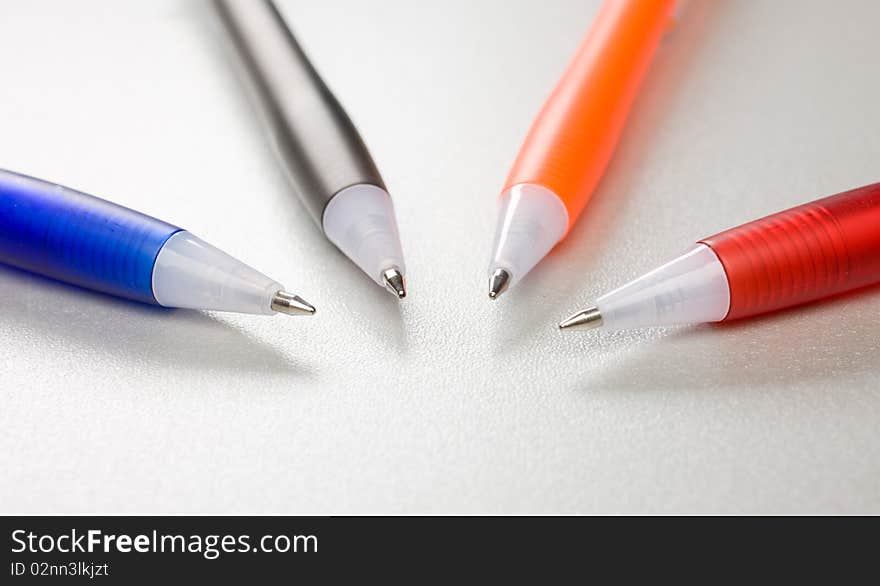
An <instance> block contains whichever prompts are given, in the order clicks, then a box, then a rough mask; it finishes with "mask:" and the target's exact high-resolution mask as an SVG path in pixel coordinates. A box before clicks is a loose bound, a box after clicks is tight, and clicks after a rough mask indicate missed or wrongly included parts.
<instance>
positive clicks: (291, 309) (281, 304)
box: [272, 291, 315, 315]
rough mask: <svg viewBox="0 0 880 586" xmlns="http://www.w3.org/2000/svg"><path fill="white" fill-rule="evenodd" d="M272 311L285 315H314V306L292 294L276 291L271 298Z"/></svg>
mask: <svg viewBox="0 0 880 586" xmlns="http://www.w3.org/2000/svg"><path fill="white" fill-rule="evenodd" d="M272 309H273V310H274V311H277V312H278V313H286V314H287V315H314V314H315V306H314V305H312V304H311V303H309V302H308V301H306V300H305V299H303V298H302V297H300V296H299V295H294V294H293V293H288V292H287V291H278V292H277V293H275V295H274V296H273V297H272Z"/></svg>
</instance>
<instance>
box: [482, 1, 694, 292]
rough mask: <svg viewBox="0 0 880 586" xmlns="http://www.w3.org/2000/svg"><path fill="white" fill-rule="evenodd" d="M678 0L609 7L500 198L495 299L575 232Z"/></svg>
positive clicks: (492, 277)
mask: <svg viewBox="0 0 880 586" xmlns="http://www.w3.org/2000/svg"><path fill="white" fill-rule="evenodd" d="M675 6H676V1H675V0H606V1H605V3H604V4H603V5H602V8H601V9H600V11H599V15H598V16H597V17H596V21H595V22H594V23H593V26H592V27H591V28H590V30H589V32H588V33H587V36H586V37H585V38H584V40H583V42H582V43H581V45H580V47H579V48H578V52H577V54H576V55H575V57H574V60H573V61H572V62H571V64H569V66H568V69H567V70H566V71H565V74H564V75H563V76H562V79H561V80H560V81H559V83H558V84H557V86H556V88H555V89H554V90H553V93H551V94H550V97H549V98H548V99H547V102H546V103H545V104H544V107H543V108H542V109H541V112H540V113H539V114H538V117H537V118H536V119H535V121H534V123H533V124H532V127H531V129H530V130H529V133H528V135H527V136H526V140H525V143H524V144H523V146H522V149H521V150H520V152H519V155H517V158H516V161H515V162H514V165H513V168H512V169H511V171H510V175H509V176H508V178H507V182H506V183H505V185H504V189H503V190H502V193H501V197H500V199H499V205H498V208H499V211H498V224H497V227H496V231H495V239H494V245H493V252H492V258H491V261H490V263H489V297H490V298H491V299H495V298H497V297H498V296H499V295H500V294H501V293H503V292H504V291H505V290H507V289H508V288H509V287H510V286H511V285H513V284H514V283H515V282H516V281H518V280H519V279H521V278H522V277H523V276H524V275H525V274H526V273H528V272H529V271H530V270H531V269H532V267H534V266H535V264H537V263H538V262H539V261H540V260H541V259H542V258H543V257H544V256H545V255H546V254H547V253H548V252H550V250H551V249H552V248H553V247H554V246H555V245H556V244H557V243H558V242H559V241H560V240H562V239H563V238H564V237H565V235H566V234H567V233H568V231H569V229H570V228H571V226H572V225H573V224H574V222H575V220H577V218H578V216H579V215H580V213H581V211H582V210H583V208H584V206H585V205H586V203H587V200H589V199H590V196H591V195H592V193H593V190H594V189H595V187H596V184H597V183H599V179H600V178H601V177H602V173H603V172H604V171H605V167H607V166H608V161H609V160H610V159H611V155H612V153H613V151H614V147H615V145H616V144H617V141H618V139H619V138H620V133H621V131H622V130H623V125H624V123H625V122H626V117H627V115H628V114H629V111H630V108H631V106H632V103H633V100H634V99H635V97H636V93H637V92H638V89H639V85H640V84H641V82H642V78H644V76H645V72H646V71H647V69H648V65H649V64H650V62H651V58H652V57H653V56H654V53H655V52H656V50H657V45H658V44H659V43H660V39H661V38H662V36H663V33H664V32H665V31H666V29H667V28H668V27H669V25H670V24H671V22H672V19H673V16H674V9H675Z"/></svg>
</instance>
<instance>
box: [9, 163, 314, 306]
mask: <svg viewBox="0 0 880 586" xmlns="http://www.w3.org/2000/svg"><path fill="white" fill-rule="evenodd" d="M0 262H3V263H5V264H8V265H12V266H14V267H18V268H21V269H25V270H28V271H31V272H33V273H37V274H39V275H43V276H46V277H51V278H53V279H57V280H59V281H64V282H66V283H71V284H74V285H79V286H80V287H85V288H88V289H93V290H95V291H101V292H103V293H108V294H110V295H116V296H118V297H124V298H126V299H132V300H134V301H140V302H143V303H151V304H153V305H161V306H163V307H186V308H191V309H205V310H215V311H233V312H237V313H252V314H267V315H271V314H273V313H275V312H281V313H287V314H290V315H311V314H313V313H315V308H314V307H312V305H310V304H309V303H308V302H306V301H305V300H303V299H302V298H301V297H299V296H297V295H292V294H290V293H287V292H286V291H284V287H283V286H282V285H281V284H280V283H278V282H276V281H274V280H273V279H270V278H269V277H267V276H266V275H264V274H262V273H260V272H259V271H257V270H255V269H253V268H251V267H249V266H248V265H246V264H244V263H242V262H241V261H239V260H236V259H234V258H232V257H231V256H229V255H228V254H226V253H225V252H223V251H221V250H219V249H217V248H215V247H214V246H211V245H210V244H208V243H207V242H205V241H203V240H201V239H200V238H198V237H196V236H194V235H193V234H191V233H190V232H187V231H186V230H181V229H180V228H178V227H176V226H172V225H171V224H167V223H165V222H163V221H161V220H157V219H155V218H152V217H150V216H147V215H145V214H142V213H140V212H136V211H134V210H130V209H128V208H125V207H122V206H120V205H117V204H114V203H111V202H109V201H106V200H103V199H100V198H97V197H94V196H91V195H87V194H85V193H81V192H79V191H74V190H73V189H68V188H66V187H62V186H61V185H55V184H54V183H49V182H47V181H42V180H40V179H34V178H33V177H28V176H26V175H21V174H19V173H13V172H11V171H4V170H2V169H0Z"/></svg>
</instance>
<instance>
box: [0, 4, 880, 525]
mask: <svg viewBox="0 0 880 586" xmlns="http://www.w3.org/2000/svg"><path fill="white" fill-rule="evenodd" d="M597 7H598V0H592V1H585V0H565V1H563V0H553V1H552V2H542V1H537V0H535V1H528V2H525V1H523V2H509V1H503V0H494V1H491V2H490V1H487V0H481V1H480V2H471V1H470V0H455V1H445V2H435V3H425V2H411V1H408V0H395V1H393V2H392V1H381V2H380V1H377V2H358V1H342V0H333V1H326V2H314V1H309V0H296V1H288V2H284V3H283V8H284V12H285V14H286V15H287V17H288V19H289V21H290V23H291V25H292V26H293V27H294V29H295V31H296V33H297V34H298V36H299V38H300V40H301V41H302V44H303V45H304V47H305V48H306V50H307V51H308V53H309V54H310V56H311V57H312V59H313V61H314V63H315V65H316V67H317V68H318V69H319V71H320V72H321V73H322V74H323V75H324V77H325V79H326V81H327V82H328V84H329V85H330V86H331V87H332V88H333V90H334V91H335V92H336V93H337V96H338V97H339V99H340V101H341V102H342V103H343V104H344V105H345V107H346V108H347V109H348V112H349V114H350V115H351V117H352V118H353V120H354V121H355V123H356V125H357V126H358V128H359V129H360V131H361V133H362V134H363V136H364V139H365V140H366V142H367V144H368V145H369V147H370V149H371V150H372V153H373V155H374V157H375V159H376V161H377V163H378V165H379V168H380V169H381V171H382V173H383V174H384V177H385V179H386V181H387V184H388V186H389V189H390V191H391V192H392V195H393V197H394V198H395V205H396V208H397V214H398V219H399V222H400V227H401V233H402V238H403V243H404V248H405V252H406V254H407V263H408V268H409V274H408V279H409V290H410V296H409V297H408V298H407V299H406V300H405V301H404V302H403V303H398V302H397V301H396V300H394V299H393V298H392V297H391V296H390V295H388V294H387V293H385V292H384V291H382V290H380V289H379V288H378V287H376V285H375V284H374V283H372V282H371V281H369V280H368V279H367V278H366V277H365V276H363V275H362V274H360V273H359V272H358V271H357V269H356V268H355V267H354V266H353V265H352V264H351V263H350V262H349V261H347V260H346V259H345V258H344V257H342V255H341V254H340V253H338V252H337V251H336V250H335V249H334V248H333V247H332V245H330V244H329V243H327V242H326V241H325V240H324V239H323V238H322V236H321V235H320V233H319V231H318V230H317V228H316V226H315V225H314V224H313V223H312V221H311V219H309V218H308V217H307V215H306V213H305V211H304V209H303V208H302V207H301V206H300V204H299V202H298V201H297V200H296V198H295V196H294V195H293V194H292V192H291V190H290V189H289V187H288V186H287V184H286V183H285V180H284V178H283V176H282V172H281V171H280V168H279V166H278V165H277V164H276V162H275V160H274V158H273V156H272V153H271V151H270V149H269V148H268V146H267V143H266V141H265V139H264V137H263V135H262V133H261V127H260V125H259V122H258V119H257V117H256V116H255V113H254V111H253V109H252V107H251V106H250V104H249V102H248V100H247V97H246V95H245V94H244V93H243V92H242V88H241V85H240V83H239V79H238V78H237V77H236V73H235V70H234V68H232V67H231V65H230V61H229V59H228V53H227V48H226V46H225V45H224V41H225V39H224V38H223V37H222V35H221V34H220V30H219V25H218V23H217V22H216V21H215V20H214V18H213V14H212V11H211V9H210V6H209V5H206V4H204V3H202V2H195V1H189V2H188V1H176V0H161V1H159V0H152V1H149V2H147V1H141V2H124V3H120V2H117V1H115V0H88V1H86V0H82V1H79V2H65V1H62V0H56V1H46V0H40V1H30V2H27V3H23V2H18V1H16V0H0V13H2V17H0V74H2V83H0V86H2V89H0V167H4V168H7V169H12V170H16V171H20V172H24V173H28V174H31V175H35V176H38V177H42V178H45V179H48V180H52V181H56V182H59V183H64V184H66V185H69V186H71V187H74V188H78V189H81V190H84V191H87V192H90V193H94V194H96V195H99V196H102V197H106V198H108V199H112V200H114V201H116V202H118V203H121V204H124V205H127V206H129V207H132V208H135V209H138V210H141V211H144V212H146V213H149V214H151V215H155V216H157V217H160V218H162V219H164V220H167V221H170V222H173V223H176V224H178V225H181V226H183V227H186V228H188V229H190V230H191V231H193V232H195V233H196V234H198V235H199V236H201V237H202V238H204V239H206V240H208V241H210V242H212V243H214V244H215V245H217V246H219V247H221V248H224V249H225V250H227V251H228V252H230V253H231V254H233V255H235V256H237V257H239V258H241V259H242V260H244V261H246V262H250V263H251V264H253V265H255V266H256V267H258V268H259V269H261V270H263V271H264V272H266V273H268V274H270V275H272V276H273V277H275V278H277V279H278V280H280V281H281V282H283V283H285V284H286V285H287V286H288V287H289V288H291V289H293V290H294V291H296V292H298V293H300V294H301V295H302V296H303V297H305V298H306V299H308V300H309V301H311V302H313V303H314V304H315V305H316V306H317V307H318V314H317V315H316V316H315V317H314V318H310V319H307V318H286V317H284V316H277V317H274V318H263V317H256V316H254V317H251V316H236V315H224V314H208V313H198V312H191V311H183V310H181V311H165V310H161V309H156V308H151V307H148V306H141V305H137V304H134V303H130V302H125V301H120V300H116V299H113V298H109V297H107V296H103V295H100V294H95V293H90V292H86V291H83V290H80V289H76V288H73V287H69V286H66V285H60V284H57V283H55V282H52V281H48V280H46V279H43V278H40V277H36V276H33V275H30V274H27V273H23V272H20V271H17V270H13V269H8V268H2V267H0V332H2V335H0V401H2V402H0V469H2V470H3V473H2V476H0V512H2V513H22V514H26V513H47V514H48V513H81V514H88V513H101V514H110V513H119V514H124V513H136V514H149V513H152V514H166V513H167V514H170V513H218V514H220V513H227V514H239V513H263V514H280V513H288V514H299V513H302V514H322V513H436V512H443V513H446V512H459V513H479V512H483V513H532V512H559V513H562V512H585V513H587V512H602V513H610V512H657V513H666V512H723V513H735V512H761V513H774V512H775V513H789V512H824V513H834V512H874V513H878V512H880V424H878V422H880V341H878V338H880V322H878V315H880V293H878V291H877V290H876V289H875V290H868V291H864V292H862V293H859V294H855V295H849V296H846V297H843V298H841V299H837V300H833V301H831V302H828V303H824V304H814V305H811V306H809V307H804V308H801V309H798V310H792V311H787V312H784V313H781V314H777V315H773V316H769V317H764V318H760V319H754V320H750V321H744V322H741V323H738V324H736V325H731V326H728V327H713V326H702V327H696V328H683V329H668V330H650V331H641V332H633V333H617V334H614V333H611V334H609V333H602V332H585V333H566V334H563V333H562V332H559V331H557V329H556V327H555V324H556V322H557V321H558V319H559V318H561V317H564V316H566V315H568V314H570V313H571V312H573V311H574V310H576V309H579V308H581V307H582V306H584V305H585V304H586V303H587V302H588V301H589V300H590V299H591V298H593V297H594V296H596V295H597V294H599V293H601V292H604V291H605V290H607V289H609V288H611V287H614V286H616V285H618V284H620V283H621V282H622V281H624V280H626V279H628V278H631V277H634V276H636V275H637V274H638V273H640V272H642V271H644V270H647V269H649V268H652V267H653V266H654V265H656V264H657V263H659V262H661V261H663V260H664V259H666V258H668V257H670V256H671V255H674V254H676V253H678V252H681V251H682V250H683V249H684V248H685V247H686V246H688V245H689V244H690V243H691V242H693V241H695V240H696V239H697V238H699V237H703V236H707V235H709V234H712V233H715V232H717V231H719V230H721V229H723V228H727V227H730V226H733V225H735V224H738V223H741V222H743V221H746V220H749V219H753V218H757V217H759V216H761V215H764V214H767V213H770V212H773V211H777V210H780V209H783V208H786V207H789V206H792V205H795V204H798V203H802V202H805V201H809V200H812V199H816V198H818V197H820V196H823V195H829V194H832V193H836V192H839V191H843V190H845V189H848V188H853V187H857V186H861V185H864V184H868V183H872V182H875V181H878V180H880V132H878V128H880V107H878V104H880V76H878V75H877V71H878V60H880V57H878V53H877V47H878V45H877V26H876V23H877V21H878V19H880V3H878V2H873V1H871V0H863V1H855V0H851V1H846V2H827V1H822V0H814V1H810V2H804V1H802V0H786V1H782V0H764V1H757V0H749V1H745V0H743V1H738V0H737V1H727V2H724V1H721V0H692V1H691V2H690V5H689V8H688V10H687V12H686V13H685V15H684V18H683V20H682V22H681V24H680V26H679V28H678V29H677V30H676V31H675V33H674V34H673V35H672V36H670V37H669V38H668V39H667V40H666V41H665V43H664V46H663V48H662V50H661V51H660V53H659V54H658V57H657V59H656V61H655V62H654V65H653V67H652V69H651V71H650V73H649V75H648V77H647V80H646V82H645V85H644V87H643V90H642V92H641V94H640V95H639V97H638V100H637V102H636V105H635V108H634V111H633V113H632V116H631V118H630V121H629V124H628V126H627V129H626V131H625V133H624V136H623V139H622V141H621V144H620V147H619V148H618V150H617V153H616V155H615V157H614V160H613V162H612V164H611V166H610V168H609V170H608V172H607V174H606V176H605V178H604V179H603V181H602V183H601V185H600V187H599V189H598V191H597V193H596V194H595V197H594V198H593V200H592V202H591V203H590V205H589V207H588V209H587V212H586V213H585V215H584V216H583V217H582V219H581V220H580V222H579V223H578V224H577V226H576V227H575V228H574V229H573V231H572V232H571V235H570V236H569V238H568V239H567V241H565V242H564V243H563V244H562V245H561V246H559V247H558V248H557V249H556V250H555V251H554V252H553V253H552V254H551V255H550V256H549V257H548V258H547V259H546V260H545V261H544V262H543V263H542V264H541V265H540V266H539V267H538V268H537V269H536V270H535V271H534V272H533V273H532V274H530V275H529V276H528V277H527V278H526V279H525V280H524V281H523V282H522V283H521V284H520V285H519V286H518V287H517V288H515V289H514V290H512V291H511V292H509V293H508V294H507V295H506V296H505V297H504V298H502V299H501V300H499V301H498V302H496V303H494V304H493V303H491V302H490V301H489V300H488V299H487V298H486V293H485V269H486V262H487V260H488V255H489V246H490V239H491V235H492V231H493V227H494V221H495V210H494V203H495V198H496V196H497V193H498V191H499V189H500V187H501V186H502V183H503V181H504V178H505V174H506V172H507V170H508V168H509V165H510V164H511V162H512V159H513V157H514V155H515V153H516V151H517V149H518V147H519V144H520V141H521V140H522V138H523V136H524V133H525V131H526V129H527V127H528V125H529V124H530V122H531V120H532V118H533V116H534V115H535V113H536V111H537V109H538V108H539V107H540V105H541V103H542V101H543V99H544V97H545V96H546V94H547V93H548V91H549V90H550V88H551V86H552V84H553V82H554V81H555V80H556V79H557V78H558V76H559V75H560V73H561V71H562V70H563V68H564V66H565V65H566V62H567V60H568V58H569V57H570V56H571V54H572V52H573V51H574V49H575V47H576V45H577V43H578V41H579V39H580V38H581V36H582V34H583V33H584V31H585V30H586V28H587V26H588V25H589V23H590V21H591V19H592V18H593V16H594V14H595V12H596V10H597Z"/></svg>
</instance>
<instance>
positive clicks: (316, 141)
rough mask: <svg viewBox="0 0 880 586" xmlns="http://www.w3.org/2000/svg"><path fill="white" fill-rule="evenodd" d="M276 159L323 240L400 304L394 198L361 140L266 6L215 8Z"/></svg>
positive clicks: (235, 2)
mask: <svg viewBox="0 0 880 586" xmlns="http://www.w3.org/2000/svg"><path fill="white" fill-rule="evenodd" d="M214 2H215V5H216V6H217V12H218V13H219V15H220V19H221V20H222V22H223V23H224V25H225V27H226V29H227V30H228V32H229V35H230V37H231V39H232V44H233V45H234V46H235V49H236V52H237V53H238V55H239V57H240V60H241V61H242V64H243V66H244V70H245V73H246V76H247V81H248V82H249V83H248V85H249V86H250V87H251V90H252V93H253V95H254V98H255V100H256V102H257V103H258V105H259V109H260V111H261V113H262V117H263V119H264V122H265V123H266V126H267V128H268V134H269V136H270V138H271V142H272V144H273V146H274V148H275V151H276V153H277V155H278V158H279V159H280V161H281V164H282V165H283V166H284V169H285V171H286V173H287V175H288V178H289V179H290V182H291V183H292V185H293V187H294V189H295V190H296V192H297V194H298V195H299V197H300V199H301V200H302V202H303V203H304V204H305V206H306V208H307V209H308V210H309V213H310V214H311V216H312V217H313V218H314V219H315V221H316V222H317V223H318V225H319V226H321V229H322V230H323V231H324V234H325V236H326V237H327V238H328V239H329V240H330V241H331V242H333V243H334V244H335V245H336V246H337V247H338V248H339V249H340V250H341V251H342V252H343V253H345V255H346V256H348V257H349V258H350V259H351V260H352V261H353V262H354V263H355V264H356V265H358V266H359V267H360V268H361V269H362V270H363V271H364V272H365V273H367V274H368V275H369V276H370V277H371V278H372V279H373V280H374V281H375V282H376V283H377V284H378V285H380V286H382V287H384V288H386V289H388V291H389V292H391V293H392V294H394V295H395V296H397V297H398V298H401V299H402V298H403V297H404V296H405V295H406V289H405V285H404V275H405V267H404V262H403V251H402V249H401V246H400V235H399V233H398V229H397V220H396V219H395V214H394V208H393V205H392V203H391V197H390V196H389V195H388V191H387V190H386V188H385V184H384V182H383V181H382V177H381V176H380V175H379V171H378V169H376V165H375V163H374V162H373V158H372V157H371V156H370V153H369V152H368V151H367V147H366V146H365V145H364V142H363V140H362V139H361V137H360V135H359V134H358V132H357V130H356V129H355V127H354V124H353V123H352V121H351V119H350V118H349V117H348V115H347V114H346V113H345V111H344V110H343V109H342V106H341V105H340V104H339V102H338V101H337V100H336V98H335V97H334V96H333V94H332V93H331V92H330V90H329V89H328V88H327V85H326V84H325V83H324V81H323V80H322V79H321V77H320V76H319V75H318V73H317V72H316V71H315V68H314V67H313V66H312V64H311V63H310V62H309V60H308V58H307V57H306V55H305V53H304V52H303V50H302V48H301V47H300V46H299V43H297V41H296V39H295V38H294V36H293V34H292V33H291V32H290V29H289V28H288V27H287V25H286V23H285V21H284V18H283V17H282V16H281V14H280V13H279V12H278V9H277V8H276V7H275V6H274V5H273V4H272V2H270V1H269V0H214Z"/></svg>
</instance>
